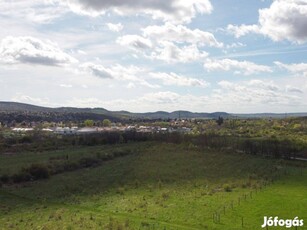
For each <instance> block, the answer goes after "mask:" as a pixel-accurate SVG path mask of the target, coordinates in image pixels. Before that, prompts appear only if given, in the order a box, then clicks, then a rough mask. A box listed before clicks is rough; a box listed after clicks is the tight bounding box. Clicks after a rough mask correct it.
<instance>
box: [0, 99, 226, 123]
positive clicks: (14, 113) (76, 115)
mask: <svg viewBox="0 0 307 230" xmlns="http://www.w3.org/2000/svg"><path fill="white" fill-rule="evenodd" d="M219 116H222V117H224V118H226V117H231V115H230V114H228V113H225V112H215V113H193V112H189V111H174V112H171V113H169V112H165V111H157V112H151V113H131V112H128V111H109V110H106V109H104V108H75V107H59V108H49V107H42V106H36V105H30V104H25V103H18V102H0V120H2V121H3V120H12V119H13V118H14V120H16V121H20V120H23V119H26V120H34V121H39V120H47V121H60V120H63V121H67V120H69V119H71V120H82V119H83V120H84V119H93V120H102V119H105V118H108V119H110V120H112V121H118V120H127V119H130V120H140V119H141V120H147V119H149V120H156V119H176V118H181V119H192V118H203V119H212V118H218V117H219ZM26 117H27V118H26Z"/></svg>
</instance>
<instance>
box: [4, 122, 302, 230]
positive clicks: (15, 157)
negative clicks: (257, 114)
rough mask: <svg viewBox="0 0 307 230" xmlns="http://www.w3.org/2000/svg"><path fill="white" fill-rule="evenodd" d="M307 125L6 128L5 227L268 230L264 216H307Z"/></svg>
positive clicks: (70, 123) (157, 124)
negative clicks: (88, 130) (60, 131)
mask: <svg viewBox="0 0 307 230" xmlns="http://www.w3.org/2000/svg"><path fill="white" fill-rule="evenodd" d="M104 119H107V118H104ZM80 122H81V123H82V125H84V126H97V125H98V126H110V125H111V120H103V119H101V120H95V119H84V120H82V121H80ZM130 122H132V121H130ZM132 123H133V122H132ZM74 124H75V123H74V121H70V122H68V123H67V126H70V127H71V126H73V125H74ZM306 124H307V119H306V118H286V119H228V118H222V117H221V116H220V117H219V118H218V117H217V119H212V120H211V119H210V120H203V119H199V120H197V119H196V120H175V121H167V120H164V121H161V120H159V121H154V122H148V121H142V122H137V123H136V124H135V125H145V126H146V125H150V126H161V127H173V128H174V129H175V128H180V127H188V128H191V129H192V132H190V133H181V132H149V133H142V132H136V131H134V130H131V131H125V132H102V133H96V134H84V135H56V134H52V133H48V132H47V133H46V132H42V131H41V129H39V128H36V129H34V130H33V131H32V132H28V133H17V132H12V131H11V130H10V129H9V128H6V127H2V128H0V200H1V203H0V226H1V227H0V229H116V230H118V229H133V230H134V229H161V230H164V229H179V230H180V229H217V230H218V229H260V225H261V224H262V223H263V216H264V215H266V216H279V217H280V218H284V219H291V218H294V217H296V216H298V217H299V218H300V219H305V220H306V219H307V216H306V206H307V201H306V199H305V196H306V187H307V167H306V166H307V162H306V161H300V160H294V159H295V158H303V159H304V158H306V157H307V151H306V150H307V125H306ZM22 125H23V123H20V124H17V126H22ZM65 125H66V124H65ZM49 126H50V123H44V122H42V123H40V124H39V127H49ZM36 127H37V126H36Z"/></svg>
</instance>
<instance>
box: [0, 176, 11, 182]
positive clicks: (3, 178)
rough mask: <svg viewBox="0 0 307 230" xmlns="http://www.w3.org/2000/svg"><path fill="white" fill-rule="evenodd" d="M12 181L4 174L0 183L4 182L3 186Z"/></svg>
mask: <svg viewBox="0 0 307 230" xmlns="http://www.w3.org/2000/svg"><path fill="white" fill-rule="evenodd" d="M9 181H10V177H9V176H8V175H7V174H4V175H2V176H1V177H0V182H2V183H3V184H6V183H8V182H9Z"/></svg>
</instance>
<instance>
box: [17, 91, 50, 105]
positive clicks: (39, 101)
mask: <svg viewBox="0 0 307 230" xmlns="http://www.w3.org/2000/svg"><path fill="white" fill-rule="evenodd" d="M11 101H14V102H21V103H29V104H35V105H41V106H52V105H53V104H52V102H51V101H50V99H49V98H47V97H45V98H40V97H31V96H28V95H24V94H20V93H17V94H16V95H15V96H13V97H12V98H11Z"/></svg>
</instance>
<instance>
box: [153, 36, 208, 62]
mask: <svg viewBox="0 0 307 230" xmlns="http://www.w3.org/2000/svg"><path fill="white" fill-rule="evenodd" d="M207 56H208V53H206V52H202V51H200V50H199V49H198V48H197V46H196V45H190V46H183V47H178V46H176V45H175V44H174V43H172V42H166V41H165V42H161V43H160V45H159V46H157V47H156V48H155V49H154V50H153V51H152V53H151V54H150V55H149V58H152V59H157V60H162V61H166V62H167V63H176V62H181V63H188V62H194V61H201V60H203V59H204V58H205V57H207Z"/></svg>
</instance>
